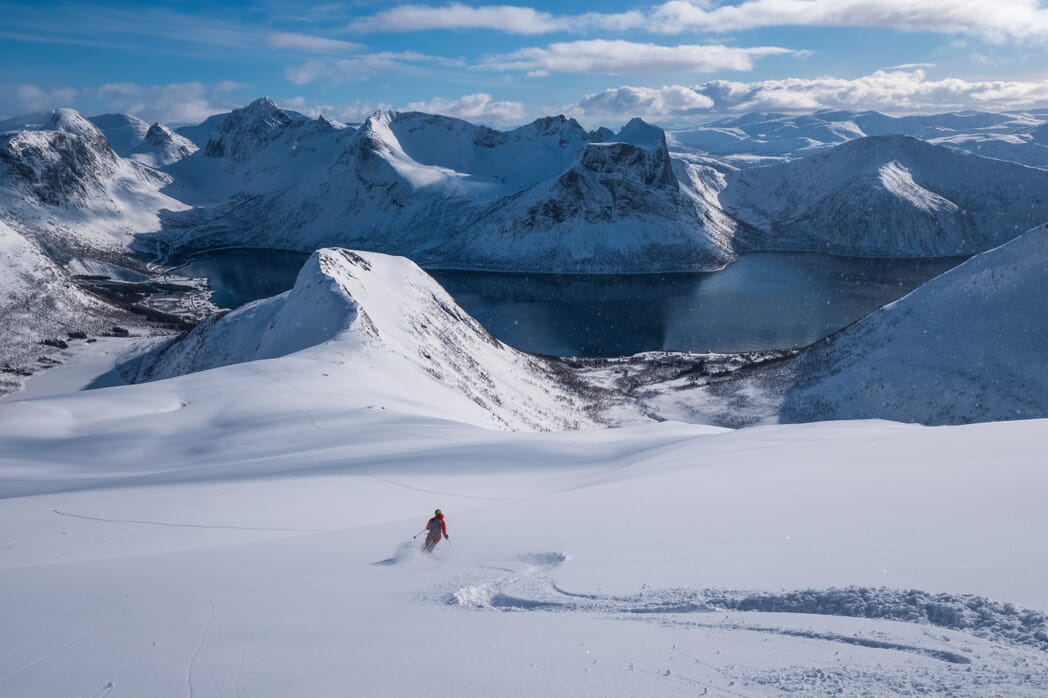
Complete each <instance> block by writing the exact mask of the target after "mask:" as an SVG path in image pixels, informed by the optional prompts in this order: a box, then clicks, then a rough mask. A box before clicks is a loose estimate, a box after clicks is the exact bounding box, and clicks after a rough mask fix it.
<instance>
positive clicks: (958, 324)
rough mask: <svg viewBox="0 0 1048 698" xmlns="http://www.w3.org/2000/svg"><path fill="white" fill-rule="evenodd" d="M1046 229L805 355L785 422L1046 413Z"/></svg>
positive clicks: (948, 420)
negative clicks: (1044, 303) (1044, 306)
mask: <svg viewBox="0 0 1048 698" xmlns="http://www.w3.org/2000/svg"><path fill="white" fill-rule="evenodd" d="M1046 293H1048V230H1046V229H1045V228H1044V227H1041V228H1037V229H1034V230H1031V231H1029V232H1027V233H1025V234H1023V235H1022V236H1021V237H1019V238H1017V239H1015V240H1013V241H1011V242H1009V243H1007V244H1005V245H1002V246H1001V247H999V248H997V249H994V250H991V251H989V252H985V253H983V254H981V255H978V256H976V257H974V258H972V259H970V260H968V261H967V262H965V263H964V264H962V265H960V266H958V267H956V268H954V269H952V270H950V271H949V272H947V273H945V274H943V275H942V276H939V277H937V278H935V279H933V280H932V281H930V282H928V283H927V284H925V285H923V286H921V287H920V288H918V289H916V290H915V291H913V292H912V293H910V294H909V295H907V296H905V297H904V298H902V299H900V300H898V301H896V302H895V303H892V304H890V305H888V306H886V307H884V308H882V309H881V310H878V311H877V312H875V313H873V314H871V315H869V316H868V317H866V318H864V319H863V320H861V321H860V322H858V323H856V324H855V325H853V326H852V327H850V328H848V329H846V330H844V331H842V332H841V333H839V334H837V335H835V336H833V337H831V338H829V339H827V340H825V341H823V342H822V343H820V344H818V345H816V346H815V347H814V348H812V349H811V350H809V351H806V352H804V353H803V354H801V356H800V357H799V359H798V361H797V381H796V384H795V385H794V386H793V387H792V388H791V389H790V390H789V391H788V392H787V393H786V399H785V402H784V404H783V407H782V417H783V419H785V420H788V421H807V420H811V419H850V418H855V417H862V418H870V417H879V418H882V419H893V420H898V421H904V422H920V423H923V424H956V423H965V422H975V421H990V420H1005V419H1024V418H1029V417H1034V416H1037V417H1040V416H1044V415H1046V414H1048V325H1046V323H1045V322H1044V312H1043V308H1042V307H1041V299H1042V298H1044V297H1045V294H1046Z"/></svg>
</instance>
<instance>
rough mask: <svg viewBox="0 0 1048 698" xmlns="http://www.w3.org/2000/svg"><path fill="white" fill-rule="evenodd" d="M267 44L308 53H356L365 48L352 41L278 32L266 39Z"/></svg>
mask: <svg viewBox="0 0 1048 698" xmlns="http://www.w3.org/2000/svg"><path fill="white" fill-rule="evenodd" d="M266 43H268V44H269V45H270V46H272V47H274V48H286V49H292V50H295V51H305V52H307V53H354V52H356V51H359V50H360V49H362V48H363V46H361V45H360V44H357V43H353V42H352V41H339V40H338V39H327V38H324V37H321V36H312V35H310V34H294V33H291V32H276V33H273V34H270V35H269V36H268V37H267V38H266Z"/></svg>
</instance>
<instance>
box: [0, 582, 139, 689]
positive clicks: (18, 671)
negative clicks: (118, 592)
mask: <svg viewBox="0 0 1048 698" xmlns="http://www.w3.org/2000/svg"><path fill="white" fill-rule="evenodd" d="M126 605H127V596H125V597H124V598H123V600H122V601H121V602H120V606H119V607H117V609H116V610H115V611H113V612H112V613H110V614H109V615H108V616H106V617H105V618H103V619H102V620H100V621H98V622H97V623H95V624H94V625H92V626H91V627H89V628H87V629H86V630H84V631H82V632H80V633H78V634H77V635H74V636H73V637H72V638H71V639H69V640H68V641H67V642H64V643H63V644H61V645H59V646H58V647H56V648H55V649H53V650H51V651H50V652H47V653H45V654H42V655H40V656H39V657H37V658H36V659H34V660H33V661H31V662H29V663H28V664H25V665H23V666H22V667H20V668H18V669H15V670H14V671H11V672H8V673H7V674H5V675H4V676H0V684H3V683H5V682H6V681H8V680H9V679H11V678H12V677H14V676H17V675H18V674H21V673H22V672H23V671H25V670H26V669H31V668H32V667H34V666H36V665H37V664H39V663H40V662H43V661H46V660H48V659H50V658H51V657H53V656H55V655H56V654H59V653H60V652H62V651H63V650H65V649H68V648H69V647H72V646H73V645H75V644H76V643H78V642H80V641H81V640H83V639H84V638H85V637H87V636H88V635H91V634H92V633H94V632H96V631H98V630H100V629H101V628H103V627H104V626H105V625H107V624H108V623H109V622H110V621H111V620H113V619H114V618H116V617H117V616H119V615H120V614H121V613H123V612H124V606H126Z"/></svg>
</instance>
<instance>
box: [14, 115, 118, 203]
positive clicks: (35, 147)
mask: <svg viewBox="0 0 1048 698" xmlns="http://www.w3.org/2000/svg"><path fill="white" fill-rule="evenodd" d="M0 163H3V164H5V165H7V167H8V168H10V170H9V171H10V172H11V173H13V174H14V177H15V179H16V180H20V181H21V183H22V185H23V186H25V187H27V188H28V189H29V190H30V191H31V192H32V193H33V195H34V196H35V197H36V198H37V199H38V200H39V201H40V202H42V203H44V204H48V205H52V206H72V207H80V206H82V205H83V200H84V197H86V196H87V195H88V194H89V192H90V191H92V190H98V189H101V188H103V187H104V185H105V182H106V180H108V179H109V178H110V177H111V176H112V175H113V173H114V172H115V170H116V167H117V156H116V153H114V152H113V150H112V149H111V148H110V147H109V144H108V143H107V142H106V140H105V138H104V137H102V136H101V134H99V138H91V137H89V136H88V137H85V136H82V135H78V134H72V133H66V132H64V131H22V132H19V133H17V134H14V135H13V136H10V137H7V138H6V139H4V140H0Z"/></svg>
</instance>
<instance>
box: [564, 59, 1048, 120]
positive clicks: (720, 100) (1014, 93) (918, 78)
mask: <svg viewBox="0 0 1048 698" xmlns="http://www.w3.org/2000/svg"><path fill="white" fill-rule="evenodd" d="M692 95H693V96H692ZM692 100H694V101H692ZM1040 106H1048V80H1038V81H1017V80H988V81H971V80H962V79H958V78H948V79H943V80H928V79H927V76H926V75H925V73H924V71H921V70H911V71H883V70H881V71H877V72H875V73H872V74H870V75H866V76H863V77H860V78H854V79H846V78H834V77H823V78H814V79H807V78H788V79H784V80H764V81H759V82H734V81H728V80H712V81H710V82H706V83H702V84H699V85H695V86H693V87H690V88H689V87H681V86H679V85H669V86H665V87H657V88H649V87H633V86H623V87H619V88H616V89H612V90H605V91H604V92H600V93H597V94H593V95H588V96H586V97H585V98H583V99H582V100H581V101H579V102H578V103H577V104H575V105H572V106H571V107H569V108H568V109H567V111H569V112H571V113H572V114H575V115H576V116H578V117H579V118H586V117H592V118H599V119H609V120H612V119H613V120H614V121H622V120H624V119H626V118H629V117H631V116H637V115H641V116H648V117H650V118H652V119H654V120H660V121H663V122H673V121H677V120H681V119H684V118H686V117H689V116H693V115H695V114H697V113H706V114H720V113H740V112H748V111H784V112H810V111H815V110H818V109H850V110H865V109H872V110H876V111H882V112H887V113H892V114H911V113H929V112H942V111H954V110H959V109H986V110H994V109H999V110H1017V109H1026V108H1034V107H1040Z"/></svg>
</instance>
